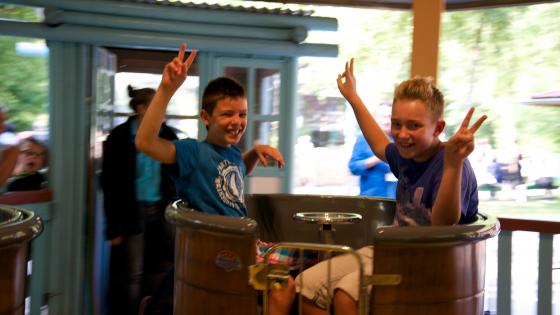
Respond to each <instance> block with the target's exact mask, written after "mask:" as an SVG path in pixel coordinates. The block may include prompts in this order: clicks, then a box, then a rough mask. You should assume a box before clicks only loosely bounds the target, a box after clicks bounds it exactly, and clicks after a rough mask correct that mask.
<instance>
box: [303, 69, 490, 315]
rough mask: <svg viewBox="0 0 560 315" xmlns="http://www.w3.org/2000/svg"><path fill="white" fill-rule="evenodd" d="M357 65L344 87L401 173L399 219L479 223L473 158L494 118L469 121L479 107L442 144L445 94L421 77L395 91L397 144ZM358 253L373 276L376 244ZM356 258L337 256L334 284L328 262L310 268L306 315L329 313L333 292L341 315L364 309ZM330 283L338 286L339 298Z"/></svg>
mask: <svg viewBox="0 0 560 315" xmlns="http://www.w3.org/2000/svg"><path fill="white" fill-rule="evenodd" d="M353 68H354V59H352V60H351V61H350V62H349V63H348V62H347V63H346V67H345V71H344V72H343V73H342V74H340V75H339V76H338V79H337V83H338V88H339V90H340V92H341V94H342V95H343V96H344V97H345V98H346V100H347V101H348V102H349V103H350V105H351V106H352V109H353V110H354V114H355V115H356V118H357V120H358V123H359V125H360V128H361V129H362V132H363V134H364V136H365V138H366V140H367V142H368V143H369V145H370V147H371V149H372V150H373V152H374V153H375V155H376V156H377V157H378V158H380V159H381V160H383V161H386V162H387V163H388V164H389V166H390V168H391V171H392V172H393V174H394V175H395V176H396V177H397V179H398V184H397V197H396V203H397V207H396V208H397V209H396V213H395V218H394V224H395V225H399V226H414V225H454V224H463V223H470V222H473V221H474V220H475V219H476V214H477V212H478V191H477V183H476V178H475V174H474V172H473V169H472V167H471V165H470V163H469V161H468V159H467V156H468V155H469V154H470V153H471V152H472V151H473V149H474V135H475V133H476V131H477V130H478V128H479V127H480V126H481V125H482V123H483V122H484V120H485V119H486V116H485V115H483V116H482V117H481V118H479V119H478V120H477V121H476V122H475V123H474V124H473V125H472V126H471V127H469V123H470V120H471V117H472V114H473V112H474V109H473V108H471V109H470V110H469V112H468V114H467V116H466V117H465V119H464V120H463V122H462V124H461V126H460V128H459V130H457V132H456V133H455V135H453V136H452V137H451V138H450V139H449V140H448V141H447V142H441V141H440V140H439V135H440V134H441V133H442V131H443V128H444V127H445V121H444V120H443V105H444V101H443V95H442V94H441V92H440V91H439V90H438V89H437V88H436V87H435V86H434V85H433V84H432V83H431V81H430V80H429V79H426V78H414V79H411V80H407V81H404V82H402V83H401V84H400V85H398V86H397V87H396V89H395V93H394V96H393V108H392V113H391V136H392V137H393V139H394V143H391V142H390V141H389V138H388V137H387V135H386V133H385V132H384V131H383V130H382V129H381V127H380V126H379V125H378V123H377V122H376V121H375V119H374V118H373V117H372V115H371V114H370V113H369V112H368V110H367V108H366V106H365V105H364V103H363V102H362V100H361V98H360V96H359V95H358V93H357V92H356V80H355V78H354V69H353ZM358 253H359V254H360V256H361V257H362V262H363V263H364V271H365V272H366V274H369V275H370V274H371V272H372V269H373V267H372V264H373V254H374V252H373V247H372V246H366V247H364V248H361V249H359V250H358ZM353 259H354V258H353V257H352V258H350V257H349V256H348V255H342V256H338V257H335V258H333V259H331V262H330V264H331V268H332V269H331V274H330V277H329V278H330V280H331V282H330V283H326V281H327V279H326V277H327V272H326V270H327V262H326V261H324V262H321V263H319V264H317V265H315V266H314V267H312V268H309V269H307V270H306V271H304V272H303V279H305V282H304V283H303V285H302V287H299V279H296V281H295V282H296V286H298V288H297V290H298V292H300V293H301V294H302V295H303V296H304V297H305V299H304V301H305V303H304V305H303V310H304V313H305V314H320V313H323V314H324V310H325V308H326V305H328V304H329V303H328V302H329V299H331V298H332V305H333V307H334V311H335V314H357V313H358V303H357V300H358V285H357V284H358V280H359V270H358V265H357V263H356V262H355V261H354V260H353ZM329 288H330V289H333V290H334V296H333V297H331V296H330V295H329V291H330V290H329ZM330 292H332V291H330Z"/></svg>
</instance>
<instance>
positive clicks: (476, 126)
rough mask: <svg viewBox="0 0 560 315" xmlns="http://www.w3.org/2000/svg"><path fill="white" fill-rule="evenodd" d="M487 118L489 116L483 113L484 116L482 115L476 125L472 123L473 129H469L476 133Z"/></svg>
mask: <svg viewBox="0 0 560 315" xmlns="http://www.w3.org/2000/svg"><path fill="white" fill-rule="evenodd" d="M486 118H488V116H486V115H482V117H480V118H479V119H478V120H477V121H476V122H475V123H474V125H472V127H471V129H469V131H470V132H471V133H473V134H474V133H476V131H477V130H478V128H480V126H482V123H483V122H484V121H485V120H486Z"/></svg>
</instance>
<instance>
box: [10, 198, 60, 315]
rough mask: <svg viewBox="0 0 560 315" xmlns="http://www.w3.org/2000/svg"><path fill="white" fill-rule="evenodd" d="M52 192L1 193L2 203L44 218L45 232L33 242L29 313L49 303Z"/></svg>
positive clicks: (37, 313) (39, 309)
mask: <svg viewBox="0 0 560 315" xmlns="http://www.w3.org/2000/svg"><path fill="white" fill-rule="evenodd" d="M51 201H52V192H51V191H50V190H46V189H43V190H36V191H21V192H7V193H3V194H0V204H5V205H12V206H18V207H20V208H24V209H27V210H31V211H33V212H35V214H37V215H38V216H40V217H41V219H42V220H43V232H42V233H41V235H39V236H38V237H37V238H36V239H34V240H33V241H32V242H31V256H30V261H31V262H32V266H33V267H34V268H33V267H32V268H31V270H32V274H31V276H30V279H29V283H28V286H27V288H28V291H27V292H28V296H29V297H30V305H28V306H26V307H29V311H30V312H29V314H31V315H39V314H41V313H42V312H41V307H42V306H43V305H45V304H47V302H48V301H47V299H48V297H47V296H46V292H47V272H48V263H49V260H48V250H49V242H50V233H51V228H50V220H51V206H50V204H51Z"/></svg>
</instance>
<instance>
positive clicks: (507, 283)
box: [497, 209, 560, 315]
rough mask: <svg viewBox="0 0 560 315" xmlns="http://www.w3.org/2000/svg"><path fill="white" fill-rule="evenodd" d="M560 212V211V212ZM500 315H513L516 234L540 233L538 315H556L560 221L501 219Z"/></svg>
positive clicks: (499, 248)
mask: <svg viewBox="0 0 560 315" xmlns="http://www.w3.org/2000/svg"><path fill="white" fill-rule="evenodd" d="M559 211H560V209H559ZM499 220H500V225H501V232H500V235H499V236H498V289H497V291H498V293H497V295H498V296H497V313H498V314H499V315H510V314H511V306H512V303H511V288H512V273H511V269H512V268H511V267H512V232H514V231H526V232H537V233H539V261H538V263H539V269H538V293H537V296H538V302H537V314H538V315H550V314H552V270H553V266H552V258H553V240H554V234H560V222H547V221H538V220H525V219H512V218H499Z"/></svg>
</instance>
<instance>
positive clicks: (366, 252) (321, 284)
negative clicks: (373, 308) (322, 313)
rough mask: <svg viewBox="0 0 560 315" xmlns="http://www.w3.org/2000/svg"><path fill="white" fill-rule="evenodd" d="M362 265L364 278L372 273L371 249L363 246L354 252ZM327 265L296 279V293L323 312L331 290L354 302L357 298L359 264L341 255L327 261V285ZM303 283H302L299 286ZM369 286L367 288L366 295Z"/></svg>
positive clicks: (351, 258) (323, 262) (304, 272)
mask: <svg viewBox="0 0 560 315" xmlns="http://www.w3.org/2000/svg"><path fill="white" fill-rule="evenodd" d="M356 252H357V253H358V255H359V256H360V258H361V260H362V264H363V265H364V275H367V276H370V275H371V274H372V273H373V246H365V247H362V248H360V249H358V250H357V251H356ZM327 268H328V261H327V260H324V261H322V262H320V263H318V264H316V265H315V266H313V267H311V268H309V269H306V270H304V271H303V272H302V273H301V274H299V275H298V276H297V277H296V281H295V284H296V291H297V292H298V293H300V294H302V295H303V296H304V297H305V298H307V299H309V300H311V301H313V302H314V303H315V304H316V305H317V306H319V307H321V308H323V309H326V308H327V307H328V305H330V304H332V298H333V293H334V291H335V290H337V289H339V290H344V292H346V293H347V294H348V295H350V296H351V297H352V298H353V299H354V300H355V301H358V298H359V295H360V288H359V283H360V282H359V275H360V270H359V264H358V261H357V260H356V258H354V257H353V256H352V255H351V254H344V255H340V256H336V257H334V258H332V259H330V268H331V273H330V283H328V282H327V281H328V280H327V277H328V274H327ZM301 281H303V283H300V282H301ZM369 291H371V286H369V287H368V293H369Z"/></svg>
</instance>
